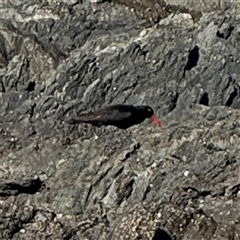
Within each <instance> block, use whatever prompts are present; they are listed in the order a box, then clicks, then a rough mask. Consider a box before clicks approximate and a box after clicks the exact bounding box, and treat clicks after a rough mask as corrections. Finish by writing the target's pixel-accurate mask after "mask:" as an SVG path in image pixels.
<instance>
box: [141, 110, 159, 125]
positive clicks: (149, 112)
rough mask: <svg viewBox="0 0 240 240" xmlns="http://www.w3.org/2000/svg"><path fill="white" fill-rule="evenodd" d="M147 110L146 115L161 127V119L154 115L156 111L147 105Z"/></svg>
mask: <svg viewBox="0 0 240 240" xmlns="http://www.w3.org/2000/svg"><path fill="white" fill-rule="evenodd" d="M145 112H146V117H147V118H150V119H151V120H152V122H153V123H155V124H156V125H157V126H158V127H161V126H162V124H161V123H160V121H159V120H158V119H157V117H156V116H155V115H154V111H153V109H152V108H151V107H149V106H145Z"/></svg>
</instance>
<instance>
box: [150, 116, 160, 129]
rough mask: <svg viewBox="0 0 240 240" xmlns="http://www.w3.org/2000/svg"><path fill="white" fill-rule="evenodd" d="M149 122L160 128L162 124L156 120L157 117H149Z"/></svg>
mask: <svg viewBox="0 0 240 240" xmlns="http://www.w3.org/2000/svg"><path fill="white" fill-rule="evenodd" d="M151 120H152V122H153V123H155V124H156V125H157V126H158V127H161V126H162V124H161V123H160V122H159V120H158V119H157V117H156V116H155V115H152V116H151Z"/></svg>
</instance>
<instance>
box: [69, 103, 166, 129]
mask: <svg viewBox="0 0 240 240" xmlns="http://www.w3.org/2000/svg"><path fill="white" fill-rule="evenodd" d="M146 118H151V119H152V121H153V122H154V123H155V124H156V125H157V126H159V127H160V126H161V123H160V122H159V121H158V120H157V118H156V117H155V116H154V114H153V110H152V108H151V107H149V106H132V105H123V104H118V105H112V106H107V107H104V108H100V109H98V110H95V111H91V112H88V113H83V114H80V115H79V116H78V117H77V118H76V119H70V120H69V121H67V123H69V124H77V123H90V124H92V125H93V126H98V127H100V126H102V125H112V126H115V127H118V128H120V129H127V128H129V127H131V126H133V125H136V124H139V123H141V122H143V121H144V120H145V119H146Z"/></svg>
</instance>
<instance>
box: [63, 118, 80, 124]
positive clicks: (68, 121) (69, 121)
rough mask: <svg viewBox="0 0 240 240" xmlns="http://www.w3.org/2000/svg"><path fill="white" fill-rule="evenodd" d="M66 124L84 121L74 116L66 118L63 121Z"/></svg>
mask: <svg viewBox="0 0 240 240" xmlns="http://www.w3.org/2000/svg"><path fill="white" fill-rule="evenodd" d="M65 122H66V123H67V124H78V123H83V122H84V121H83V120H81V119H74V118H71V119H68V120H66V121H65Z"/></svg>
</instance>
